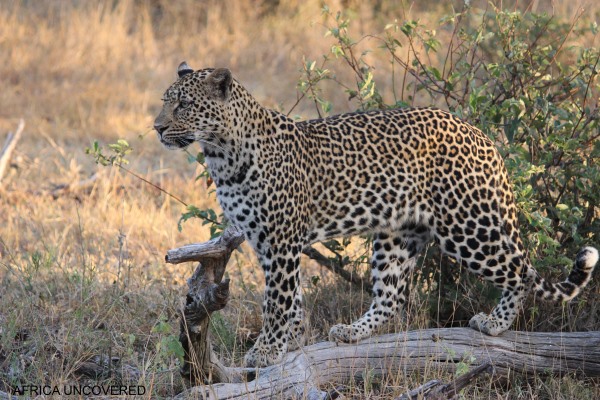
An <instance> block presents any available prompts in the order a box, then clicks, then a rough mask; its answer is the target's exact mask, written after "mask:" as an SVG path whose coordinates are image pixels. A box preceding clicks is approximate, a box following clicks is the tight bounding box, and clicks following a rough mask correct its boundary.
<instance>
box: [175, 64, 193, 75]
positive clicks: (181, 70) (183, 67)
mask: <svg viewBox="0 0 600 400" xmlns="http://www.w3.org/2000/svg"><path fill="white" fill-rule="evenodd" d="M192 72H194V70H193V69H191V68H190V66H189V65H187V62H185V61H184V62H182V63H181V64H179V67H177V75H179V77H180V78H181V77H182V76H184V75H187V74H191V73H192Z"/></svg>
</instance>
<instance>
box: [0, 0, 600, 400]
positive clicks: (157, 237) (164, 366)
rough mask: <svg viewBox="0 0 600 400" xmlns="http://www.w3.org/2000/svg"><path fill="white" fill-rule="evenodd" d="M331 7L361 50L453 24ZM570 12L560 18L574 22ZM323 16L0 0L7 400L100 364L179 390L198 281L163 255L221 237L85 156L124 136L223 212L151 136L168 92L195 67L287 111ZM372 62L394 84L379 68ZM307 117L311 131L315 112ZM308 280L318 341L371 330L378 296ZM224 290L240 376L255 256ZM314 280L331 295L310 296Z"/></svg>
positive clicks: (277, 9)
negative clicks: (346, 326)
mask: <svg viewBox="0 0 600 400" xmlns="http://www.w3.org/2000/svg"><path fill="white" fill-rule="evenodd" d="M427 3H429V2H427ZM276 4H278V6H276ZM328 4H329V7H330V9H332V10H338V9H344V7H345V8H346V10H347V12H348V13H349V15H351V16H352V17H353V18H354V19H355V20H356V23H355V24H354V25H353V26H354V27H353V29H354V30H353V31H352V32H351V34H352V35H353V36H354V37H361V36H363V35H366V34H370V33H379V32H381V31H382V30H383V26H384V25H385V24H386V23H387V22H390V21H392V20H393V19H398V20H400V21H402V20H405V19H408V18H419V19H421V20H422V21H423V22H424V23H428V22H429V21H437V20H438V19H439V17H440V15H442V14H443V13H445V12H448V11H449V10H450V9H451V6H450V5H448V4H443V2H435V3H434V2H431V4H435V6H432V5H431V4H425V5H418V4H409V3H399V4H396V3H395V2H392V1H390V2H387V1H384V2H382V4H381V9H380V10H379V11H378V12H374V11H373V8H372V7H371V6H369V5H368V4H366V2H360V1H341V0H336V1H330V2H328ZM540 7H541V6H540ZM572 7H573V6H572V5H569V6H563V9H562V11H561V12H563V13H564V15H571V14H572V13H573V12H574V9H573V8H572ZM320 10H321V3H320V1H317V0H308V1H301V2H298V3H296V2H294V1H280V2H277V1H268V0H265V1H263V2H261V1H258V0H257V1H252V2H238V1H234V0H225V1H217V0H208V1H206V2H203V3H201V4H199V3H198V2H196V1H193V0H181V1H168V0H149V1H140V2H133V1H116V2H113V1H106V2H87V1H78V0H71V1H59V0H51V1H47V2H29V1H22V2H20V1H10V0H0V59H1V60H2V63H1V64H0V83H1V87H2V90H1V91H0V132H2V133H5V132H7V131H9V130H12V129H14V128H15V126H16V124H17V121H18V119H19V118H24V119H25V120H26V124H27V125H26V131H25V135H24V137H23V139H22V140H21V142H20V143H19V145H18V148H17V151H16V154H15V155H14V158H13V165H12V168H11V170H10V174H9V175H8V176H6V177H5V178H4V180H3V182H2V184H3V188H2V189H0V285H1V286H0V391H8V390H9V388H10V387H11V386H15V385H24V384H34V385H44V384H47V385H62V384H65V383H69V384H71V383H74V382H75V381H76V380H77V379H83V378H78V374H77V373H76V372H75V371H76V370H77V368H78V366H79V365H80V363H81V362H82V361H85V360H88V359H90V358H93V357H95V356H99V355H100V356H105V357H107V356H112V357H119V358H120V359H121V360H122V362H123V363H126V364H129V365H132V366H134V367H136V368H137V369H139V370H140V371H141V372H142V375H141V377H139V378H136V379H133V378H126V379H125V381H126V382H129V383H134V384H138V383H139V384H143V385H144V386H145V387H147V388H148V393H147V395H146V397H148V398H156V397H169V396H171V395H173V394H175V393H176V392H177V391H178V390H180V388H181V385H182V383H181V381H180V379H179V373H178V369H177V367H178V363H177V360H176V357H175V356H174V355H173V354H171V353H170V352H169V351H168V349H167V348H166V347H165V346H166V343H168V339H169V337H170V336H171V335H173V334H176V333H177V329H178V325H177V309H178V307H179V302H180V301H181V296H182V293H183V292H184V290H185V280H186V279H187V277H188V276H190V274H191V272H192V268H193V266H192V265H185V266H177V267H173V266H170V265H165V263H164V262H163V255H164V253H165V251H166V250H167V249H169V248H173V247H176V246H177V245H181V244H183V243H186V242H192V241H203V240H206V239H207V238H208V236H209V233H208V230H207V229H206V228H205V227H202V226H201V225H200V224H199V223H197V222H193V221H192V222H187V223H185V224H184V229H183V231H182V232H179V231H178V230H177V224H176V222H177V220H178V219H179V216H180V214H181V212H183V211H184V207H183V206H182V205H181V204H179V203H177V202H176V201H174V200H173V199H172V198H170V197H168V196H166V195H164V194H163V193H161V192H160V191H158V190H156V189H154V188H152V187H150V186H148V185H146V184H144V183H142V182H141V181H140V180H138V179H135V178H133V177H132V176H131V175H128V174H127V173H125V172H124V171H122V170H119V169H116V168H115V169H102V168H101V167H98V166H96V165H95V164H94V163H93V160H92V159H91V158H90V157H89V156H86V155H85V153H84V149H85V148H86V147H88V146H90V144H91V143H92V141H93V140H99V141H101V142H102V143H107V142H112V141H115V140H116V139H117V138H125V139H127V140H128V141H129V143H130V144H131V145H132V146H133V148H134V153H133V155H132V156H131V157H130V160H131V165H130V166H129V168H131V169H132V170H134V171H137V172H138V173H139V174H141V175H142V176H144V177H145V178H146V179H149V180H151V181H153V182H156V183H157V184H159V185H160V186H161V187H162V188H164V189H165V190H166V191H168V192H171V193H174V194H176V195H177V196H179V197H181V198H182V199H184V200H185V201H186V202H188V203H190V204H195V205H197V206H199V207H207V206H211V207H214V206H215V204H214V198H213V196H211V195H210V193H209V190H208V189H207V188H206V186H205V184H204V183H203V182H202V181H198V182H195V183H194V178H195V176H196V175H197V174H198V173H199V172H200V171H199V168H197V167H196V166H195V165H193V164H189V163H188V162H187V160H186V158H187V156H186V155H185V154H182V153H177V152H173V153H169V152H167V151H165V150H164V149H163V148H161V146H160V144H159V143H158V141H157V140H155V137H154V133H153V132H152V130H151V125H152V121H153V117H154V115H155V114H156V113H157V111H158V109H159V107H160V97H161V95H162V91H163V90H164V89H165V88H166V87H167V86H168V85H169V84H170V83H171V82H172V80H173V78H174V74H175V67H176V66H177V64H178V63H179V62H180V61H182V60H184V59H185V60H187V61H188V62H189V63H190V65H192V66H196V67H206V66H228V67H229V68H231V69H232V70H233V71H234V73H235V75H236V77H237V78H238V79H239V80H240V81H241V82H243V83H244V85H245V86H247V87H248V89H249V90H250V91H251V92H253V93H254V95H255V96H256V97H257V98H258V99H259V101H261V102H262V103H263V104H265V105H267V106H269V107H273V108H279V109H282V110H288V109H289V108H290V107H291V106H292V105H293V104H294V103H295V101H296V96H297V94H296V90H295V86H296V82H297V79H298V77H299V76H300V73H299V69H300V68H301V63H302V57H303V56H306V58H307V59H318V57H320V55H322V54H326V53H327V52H328V51H329V47H330V45H331V43H329V42H328V41H327V40H325V39H324V38H323V34H324V32H325V29H324V27H323V24H324V20H323V17H322V15H321V11H320ZM593 12H597V10H596V9H593ZM369 45H371V44H370V43H368V41H367V42H366V43H365V46H367V47H368V46H369ZM369 57H370V62H371V63H372V64H373V65H375V66H376V67H377V68H378V69H379V70H380V71H388V69H389V65H388V62H387V60H386V59H385V58H384V57H383V56H381V55H378V54H377V53H374V54H372V55H369ZM339 74H340V75H339V78H340V79H347V78H348V77H345V76H344V75H343V74H344V72H342V71H340V72H339ZM386 90H387V92H386ZM390 91H391V89H390V88H387V89H385V88H384V94H385V93H388V94H389V93H390ZM329 97H330V98H331V99H333V100H334V104H335V105H334V111H335V112H342V111H347V110H351V109H352V108H353V106H354V105H353V104H351V103H350V102H349V101H348V100H347V98H345V96H344V95H343V94H336V93H332V94H331V95H330V96H329ZM294 113H295V114H299V115H302V116H305V117H314V116H315V115H316V113H315V111H314V109H313V106H312V105H311V103H310V102H303V103H301V104H300V106H299V108H297V109H295V110H294ZM194 150H195V149H194ZM93 174H99V177H100V178H99V179H98V180H97V181H96V182H95V183H94V185H93V186H92V187H91V188H87V189H85V190H80V191H74V192H64V191H63V192H55V195H54V196H53V190H54V189H55V188H56V187H57V186H58V185H65V184H69V183H73V182H78V181H81V180H84V179H86V178H88V177H90V176H92V175H93ZM305 264H306V265H305V269H304V272H305V276H306V278H307V279H306V282H305V286H306V289H307V310H308V314H309V316H312V320H313V321H319V323H316V322H313V323H312V324H311V325H310V329H309V332H310V334H311V338H310V340H311V341H317V340H322V338H323V335H324V333H325V332H327V330H328V328H329V325H330V324H333V323H336V322H341V321H344V322H345V321H350V320H352V319H354V318H356V317H357V316H358V315H360V313H361V311H362V310H364V309H365V305H366V304H367V303H368V302H369V296H368V295H366V294H365V293H364V292H362V291H360V289H357V288H353V287H351V286H349V285H348V284H346V283H342V282H340V281H339V280H336V279H335V277H333V276H331V275H329V274H328V273H327V272H326V271H324V270H323V269H322V268H321V267H319V266H318V265H316V264H315V263H312V262H308V261H305ZM229 274H230V275H231V277H232V278H233V281H234V282H235V284H234V299H232V301H231V304H230V306H229V307H228V309H227V310H226V311H225V312H224V313H223V314H222V315H223V318H222V319H220V320H218V321H217V322H218V324H217V325H218V326H217V327H216V328H215V331H216V332H217V333H218V337H219V342H218V343H217V346H218V348H219V349H220V351H221V354H222V356H223V357H224V358H226V359H227V360H228V361H232V362H237V361H238V360H239V357H240V355H241V354H243V352H244V351H245V346H247V338H251V337H253V336H254V335H255V334H256V333H257V331H258V329H259V327H260V301H261V290H262V289H261V286H262V281H263V277H262V271H260V268H259V267H257V265H256V262H255V260H254V259H253V257H252V256H251V255H250V253H249V252H248V251H246V252H245V253H243V254H241V253H240V254H236V255H235V256H234V260H233V261H232V263H231V266H230V269H229ZM311 276H319V277H320V281H319V282H318V283H311V279H308V278H310V277H311ZM430 296H433V299H431V298H421V297H420V296H417V295H416V294H415V295H414V300H413V302H412V304H413V305H414V309H415V310H413V311H411V312H409V313H408V315H409V317H410V318H409V322H410V324H409V325H404V323H403V324H401V326H400V327H404V328H405V327H423V326H424V325H425V324H426V323H427V322H426V321H425V319H426V318H425V316H423V315H421V314H422V313H420V311H419V309H420V308H421V307H420V306H421V304H424V303H425V302H435V301H436V299H435V296H437V294H436V293H432V294H430ZM163 322H164V323H163ZM157 327H159V328H157ZM169 327H170V328H169ZM396 328H398V327H396ZM169 329H170V330H169ZM437 375H438V372H436V371H432V372H431V376H419V377H406V378H408V379H401V378H404V377H399V376H395V375H394V376H393V377H392V378H389V379H388V378H386V379H388V380H384V381H382V382H379V384H376V385H374V386H373V387H372V388H371V389H369V390H367V389H368V388H367V389H365V388H364V387H362V388H361V387H357V388H356V390H355V392H353V394H352V395H353V396H356V398H360V397H363V396H365V397H367V396H368V397H370V398H374V399H375V398H377V399H379V398H381V399H383V398H392V397H393V396H395V395H398V394H399V393H400V392H402V391H403V390H406V389H408V388H410V387H414V386H418V385H419V384H420V383H422V381H424V380H426V379H430V378H433V377H436V376H437ZM110 379H112V378H110V377H104V378H101V379H100V380H98V381H97V382H110ZM132 379H133V380H132ZM92 382H96V381H92ZM473 390H474V392H473V393H472V394H473V396H476V397H486V398H531V397H534V398H552V399H559V398H565V399H567V398H590V399H591V398H598V397H600V392H599V391H598V388H597V386H595V385H594V383H593V382H592V383H589V382H587V383H585V384H583V385H582V382H581V381H578V380H574V379H572V378H566V379H560V380H559V379H554V380H546V381H544V380H537V381H535V382H533V383H522V384H521V383H514V385H513V386H511V387H507V388H504V390H505V391H504V393H506V394H496V393H495V392H494V390H490V389H489V388H487V387H486V386H485V384H483V386H482V387H481V388H475V389H473Z"/></svg>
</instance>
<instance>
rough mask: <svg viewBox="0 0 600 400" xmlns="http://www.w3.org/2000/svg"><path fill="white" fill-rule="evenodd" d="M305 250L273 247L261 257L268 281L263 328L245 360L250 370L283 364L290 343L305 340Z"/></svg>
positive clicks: (293, 247) (290, 247)
mask: <svg viewBox="0 0 600 400" xmlns="http://www.w3.org/2000/svg"><path fill="white" fill-rule="evenodd" d="M301 248H302V247H301V246H299V245H298V246H279V247H278V248H275V247H273V248H271V250H270V251H267V252H266V256H265V257H261V260H260V261H261V264H262V266H263V269H264V271H265V281H266V282H265V297H264V301H263V326H262V329H261V332H260V336H259V337H258V339H257V340H256V343H254V346H253V347H252V348H251V349H250V350H249V351H248V352H247V353H246V356H245V358H244V362H245V364H246V366H248V367H264V366H268V365H272V364H277V363H279V362H280V361H281V360H282V358H283V356H284V355H285V353H286V352H287V350H288V346H289V344H288V342H289V340H294V342H295V341H296V340H297V336H298V335H300V336H301V333H302V332H301V331H302V322H301V318H302V309H301V295H300V269H299V265H300V250H301ZM268 256H270V257H268Z"/></svg>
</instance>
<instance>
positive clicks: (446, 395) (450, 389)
mask: <svg viewBox="0 0 600 400" xmlns="http://www.w3.org/2000/svg"><path fill="white" fill-rule="evenodd" d="M483 373H490V374H493V373H494V368H493V367H492V365H491V364H490V363H485V364H482V365H480V366H479V367H476V368H473V369H472V370H470V371H469V372H467V373H466V374H463V375H461V376H459V377H458V378H456V379H455V380H453V381H452V382H450V383H448V384H444V382H442V381H439V380H432V381H429V382H427V383H425V384H423V385H421V386H419V387H418V388H416V389H413V390H411V391H410V392H408V393H405V394H403V395H402V396H400V397H398V398H397V399H396V400H412V399H428V400H443V399H453V398H454V397H455V396H456V395H457V394H458V393H460V391H461V390H463V389H464V388H465V387H467V386H468V385H470V384H471V383H472V382H473V381H474V380H475V378H477V377H478V376H479V375H481V374H483Z"/></svg>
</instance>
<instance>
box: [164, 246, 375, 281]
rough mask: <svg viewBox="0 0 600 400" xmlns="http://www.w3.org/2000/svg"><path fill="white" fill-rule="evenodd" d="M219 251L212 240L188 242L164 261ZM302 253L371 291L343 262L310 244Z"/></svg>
mask: <svg viewBox="0 0 600 400" xmlns="http://www.w3.org/2000/svg"><path fill="white" fill-rule="evenodd" d="M221 251H223V248H222V245H221V247H219V245H216V244H215V243H214V242H213V241H209V242H206V243H195V244H188V245H186V246H182V247H179V248H176V249H172V250H169V251H167V255H166V256H165V261H166V262H168V263H170V264H179V263H183V262H189V261H200V260H199V257H203V256H207V255H209V253H211V254H220V253H219V252H221ZM207 252H209V253H207ZM302 253H303V254H304V255H306V256H308V257H309V258H310V259H311V260H314V261H316V262H317V263H319V264H321V265H322V266H324V267H325V268H327V269H328V270H330V271H331V272H333V273H334V274H337V275H339V276H341V277H342V278H343V279H345V280H346V281H348V282H351V283H353V284H355V285H357V286H359V287H361V288H362V289H363V290H365V291H366V292H368V293H371V290H372V287H373V286H372V285H371V283H369V282H368V281H366V280H365V279H363V278H361V277H360V276H358V275H355V274H352V273H350V272H348V271H346V270H345V269H344V264H343V263H337V262H335V261H333V260H332V259H330V258H329V257H327V256H325V255H323V254H322V253H321V252H319V251H318V250H317V249H315V248H314V247H312V246H308V247H305V248H304V249H303V250H302Z"/></svg>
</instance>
